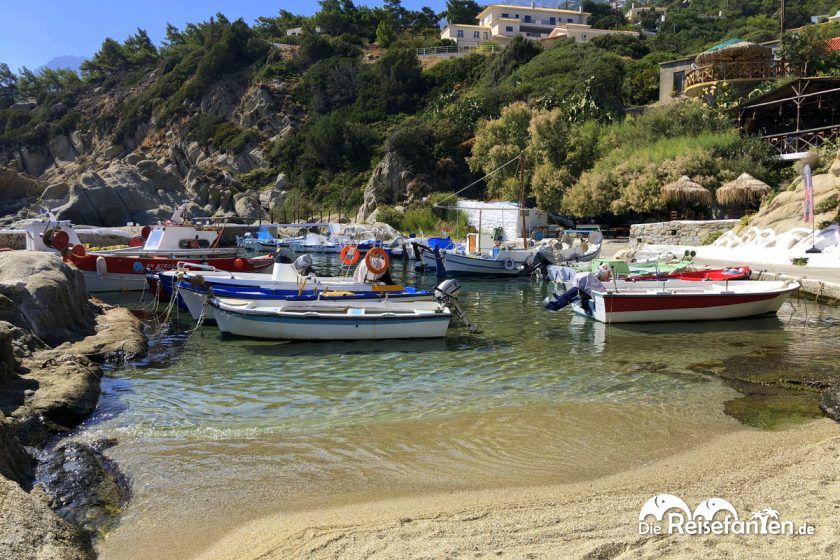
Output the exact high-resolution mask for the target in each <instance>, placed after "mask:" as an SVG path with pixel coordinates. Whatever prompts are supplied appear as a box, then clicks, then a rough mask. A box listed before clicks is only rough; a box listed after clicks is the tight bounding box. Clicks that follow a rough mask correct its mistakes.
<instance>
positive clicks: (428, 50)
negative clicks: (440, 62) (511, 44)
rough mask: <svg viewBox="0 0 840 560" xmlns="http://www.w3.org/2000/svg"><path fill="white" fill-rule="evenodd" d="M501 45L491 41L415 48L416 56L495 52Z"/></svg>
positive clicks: (500, 48)
mask: <svg viewBox="0 0 840 560" xmlns="http://www.w3.org/2000/svg"><path fill="white" fill-rule="evenodd" d="M500 50H502V47H500V46H499V45H497V44H496V43H494V42H492V41H487V42H486V43H479V44H477V45H475V46H473V45H446V46H443V47H421V48H419V49H415V52H416V53H417V56H441V55H447V54H469V53H495V52H499V51H500Z"/></svg>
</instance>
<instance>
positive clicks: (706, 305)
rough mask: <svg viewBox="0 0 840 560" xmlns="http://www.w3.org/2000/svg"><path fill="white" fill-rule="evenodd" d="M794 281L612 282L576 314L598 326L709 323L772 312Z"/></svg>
mask: <svg viewBox="0 0 840 560" xmlns="http://www.w3.org/2000/svg"><path fill="white" fill-rule="evenodd" d="M798 288H799V283H797V282H781V281H749V280H738V281H730V282H692V281H684V280H669V281H667V282H659V281H650V282H615V283H611V284H610V285H608V286H606V290H605V291H593V292H592V294H591V296H592V298H591V299H589V300H587V301H586V303H584V304H581V303H577V304H575V305H574V307H573V310H574V312H575V313H576V314H578V315H581V316H584V317H589V318H591V319H594V320H596V321H600V322H602V323H642V322H643V323H648V322H661V321H713V320H722V319H738V318H742V317H757V316H761V315H769V314H773V313H776V312H777V311H778V310H779V308H780V307H781V306H782V304H783V303H784V302H785V300H787V298H788V296H789V295H790V294H791V292H793V291H795V290H797V289H798Z"/></svg>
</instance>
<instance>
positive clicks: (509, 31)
mask: <svg viewBox="0 0 840 560" xmlns="http://www.w3.org/2000/svg"><path fill="white" fill-rule="evenodd" d="M505 31H507V32H508V33H513V27H512V26H510V25H508V26H507V27H505Z"/></svg>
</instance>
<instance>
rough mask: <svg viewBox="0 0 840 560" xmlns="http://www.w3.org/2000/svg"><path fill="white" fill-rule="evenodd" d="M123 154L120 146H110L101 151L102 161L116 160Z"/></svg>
mask: <svg viewBox="0 0 840 560" xmlns="http://www.w3.org/2000/svg"><path fill="white" fill-rule="evenodd" d="M124 154H125V148H123V147H122V146H121V145H120V144H112V145H110V146H108V147H107V148H105V149H104V150H103V151H102V158H103V159H117V158H120V157H122V156H123V155H124Z"/></svg>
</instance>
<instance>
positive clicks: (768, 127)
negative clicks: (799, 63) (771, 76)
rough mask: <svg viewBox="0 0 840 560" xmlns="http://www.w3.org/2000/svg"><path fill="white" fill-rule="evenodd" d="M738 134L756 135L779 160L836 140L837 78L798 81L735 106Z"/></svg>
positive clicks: (839, 131)
mask: <svg viewBox="0 0 840 560" xmlns="http://www.w3.org/2000/svg"><path fill="white" fill-rule="evenodd" d="M736 110H737V112H738V127H739V129H740V130H741V133H742V134H758V135H759V136H761V137H762V138H764V139H766V140H767V141H768V142H770V143H771V144H772V145H773V147H775V148H776V151H777V152H778V153H779V155H780V156H781V157H782V158H783V159H798V158H800V157H802V155H803V154H805V153H807V152H808V151H809V150H812V149H816V148H819V147H820V146H822V145H823V144H826V143H829V142H837V141H838V140H840V78H836V77H824V78H799V79H797V80H794V81H792V82H791V83H789V84H786V85H784V86H782V87H779V88H776V89H774V90H773V91H770V92H768V93H765V94H764V95H762V96H759V97H757V98H755V99H752V100H750V101H748V102H746V103H743V104H741V105H739V106H738V107H737V108H736Z"/></svg>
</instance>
